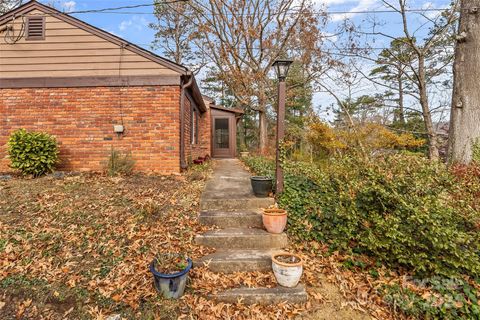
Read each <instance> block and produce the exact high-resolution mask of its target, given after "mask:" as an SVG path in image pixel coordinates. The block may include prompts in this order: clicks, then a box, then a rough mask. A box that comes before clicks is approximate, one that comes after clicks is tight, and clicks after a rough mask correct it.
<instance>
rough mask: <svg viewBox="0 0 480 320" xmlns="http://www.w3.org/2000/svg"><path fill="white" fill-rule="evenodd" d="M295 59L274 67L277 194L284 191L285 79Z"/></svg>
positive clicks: (279, 63)
mask: <svg viewBox="0 0 480 320" xmlns="http://www.w3.org/2000/svg"><path fill="white" fill-rule="evenodd" d="M292 62H293V60H287V59H285V60H276V61H275V62H274V63H273V65H272V66H273V67H274V68H275V71H276V72H277V77H278V108H277V151H276V160H275V164H276V170H275V180H276V191H275V193H276V195H277V196H278V195H279V194H281V193H282V192H283V168H282V166H281V161H280V144H281V143H282V142H283V139H284V137H285V101H286V84H285V79H286V78H287V75H288V69H289V68H290V65H291V64H292Z"/></svg>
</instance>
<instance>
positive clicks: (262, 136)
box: [258, 111, 268, 154]
mask: <svg viewBox="0 0 480 320" xmlns="http://www.w3.org/2000/svg"><path fill="white" fill-rule="evenodd" d="M258 117H259V139H258V141H259V149H260V150H259V151H260V154H266V153H267V140H268V133H267V114H266V112H265V111H258Z"/></svg>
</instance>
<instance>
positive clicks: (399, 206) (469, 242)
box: [245, 154, 480, 277]
mask: <svg viewBox="0 0 480 320" xmlns="http://www.w3.org/2000/svg"><path fill="white" fill-rule="evenodd" d="M245 163H246V164H247V165H248V166H249V167H250V168H251V169H252V170H253V171H255V172H256V173H257V174H261V175H273V170H274V166H273V161H272V160H267V159H265V158H259V157H249V158H246V159H245ZM284 168H285V189H284V190H285V191H284V193H283V194H282V195H281V197H280V199H279V204H280V205H281V206H282V207H284V208H286V209H287V210H288V211H289V225H288V232H289V233H290V234H292V235H294V236H296V237H298V238H299V239H300V240H302V241H303V240H305V241H311V240H317V241H322V242H327V243H329V244H330V245H331V246H332V248H339V249H343V250H354V251H355V252H361V253H365V254H368V255H370V256H373V257H375V258H377V260H379V261H381V262H382V263H384V264H386V265H389V266H390V267H394V268H398V267H402V268H405V269H407V270H410V271H411V272H413V273H415V274H416V275H418V276H423V277H425V276H433V275H441V276H447V277H451V276H460V275H468V276H471V277H479V276H480V255H479V254H480V232H479V231H480V213H479V212H478V211H477V210H475V209H474V207H473V205H472V203H471V201H467V200H468V199H469V198H470V197H469V196H468V195H467V194H465V193H468V190H466V188H464V187H462V185H461V182H459V181H458V180H457V179H456V178H455V176H453V175H452V173H451V172H450V171H449V170H448V168H447V167H446V166H445V165H443V164H441V163H437V162H431V161H429V160H427V159H424V158H422V157H419V156H413V155H403V154H397V155H391V156H388V157H384V158H383V157H382V158H376V159H369V160H361V159H358V158H353V157H343V158H336V159H333V160H332V161H331V162H330V163H329V165H323V166H322V168H319V167H316V166H315V164H305V163H298V162H297V163H294V162H287V163H285V164H284ZM462 193H464V194H465V196H462Z"/></svg>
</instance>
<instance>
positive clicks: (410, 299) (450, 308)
mask: <svg viewBox="0 0 480 320" xmlns="http://www.w3.org/2000/svg"><path fill="white" fill-rule="evenodd" d="M414 283H415V285H416V286H417V287H418V288H421V290H419V291H420V292H418V291H413V290H411V289H409V288H408V287H401V286H399V285H385V286H383V288H382V290H381V291H382V295H383V296H384V299H385V301H386V302H387V303H388V304H390V305H391V306H392V307H394V308H395V309H397V308H398V309H400V310H401V311H402V312H403V313H404V314H405V315H407V316H409V317H412V318H414V319H480V307H479V305H478V298H477V297H478V294H479V293H478V292H477V290H476V289H475V287H474V286H472V285H470V284H469V283H468V282H466V281H465V280H462V279H446V278H441V277H433V278H429V279H424V280H420V281H419V280H415V281H414ZM422 292H423V293H422Z"/></svg>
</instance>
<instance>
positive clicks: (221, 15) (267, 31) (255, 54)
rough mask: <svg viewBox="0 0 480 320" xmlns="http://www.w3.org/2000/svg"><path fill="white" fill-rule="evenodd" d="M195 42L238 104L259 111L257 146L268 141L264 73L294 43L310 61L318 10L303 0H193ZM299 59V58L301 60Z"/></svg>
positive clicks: (268, 88) (269, 95)
mask: <svg viewBox="0 0 480 320" xmlns="http://www.w3.org/2000/svg"><path fill="white" fill-rule="evenodd" d="M192 7H193V8H194V10H195V12H196V14H195V17H196V25H197V27H198V32H199V33H200V34H201V35H202V36H201V37H199V38H198V40H197V41H196V43H197V47H198V48H199V49H200V50H202V52H203V54H204V55H205V56H206V57H208V59H209V60H210V61H212V63H213V64H214V65H215V67H216V70H217V72H218V73H217V75H216V76H217V77H218V79H219V80H220V81H222V82H223V83H225V85H226V86H227V87H228V88H229V89H230V90H231V92H232V94H233V95H234V96H235V98H236V99H237V100H238V101H239V103H240V104H241V105H247V106H249V107H250V108H251V109H253V110H255V111H256V112H258V114H259V147H260V151H261V152H264V151H265V149H266V146H267V137H268V134H267V133H268V131H267V123H268V122H267V108H268V106H269V105H271V104H272V99H274V97H275V95H274V94H272V92H273V90H272V89H273V86H272V85H273V82H272V81H271V79H270V78H269V76H268V74H269V71H270V68H271V65H272V63H273V62H274V61H275V60H276V59H278V58H281V57H285V56H286V55H288V52H289V50H293V48H294V47H295V46H294V44H298V42H299V39H300V38H301V37H303V39H302V40H303V42H302V45H301V46H299V47H296V48H302V49H297V50H299V51H297V52H296V53H299V52H301V54H300V55H298V56H296V57H298V59H304V60H305V62H306V63H308V62H310V61H312V57H311V56H312V54H313V52H316V50H317V49H318V47H317V41H318V39H319V36H320V33H319V31H318V29H317V27H318V15H316V14H315V13H313V9H312V6H311V5H310V4H309V3H308V2H307V1H306V0H300V1H298V0H276V1H273V0H228V1H220V0H210V1H199V2H196V3H192ZM302 63H303V61H302Z"/></svg>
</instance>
